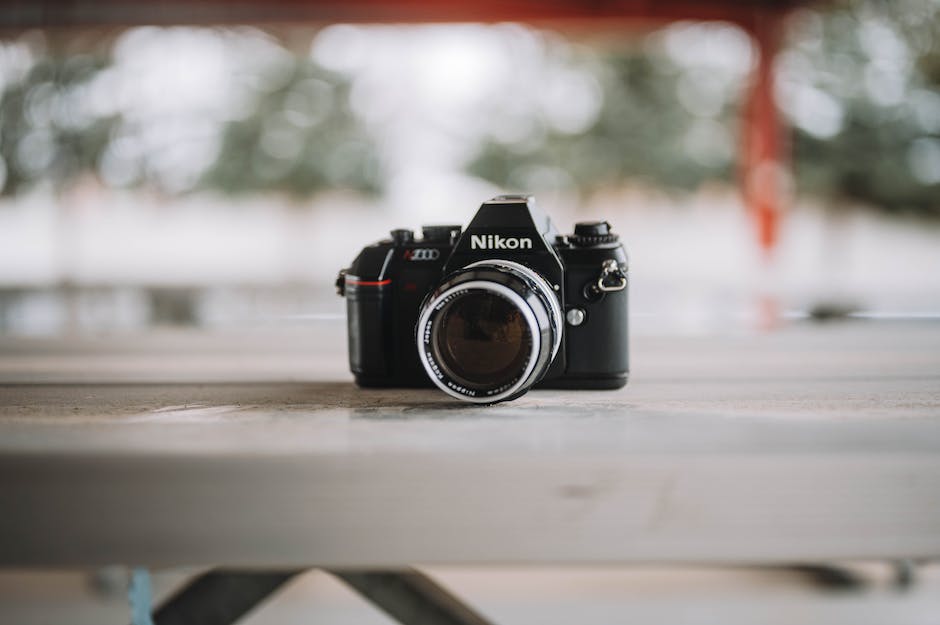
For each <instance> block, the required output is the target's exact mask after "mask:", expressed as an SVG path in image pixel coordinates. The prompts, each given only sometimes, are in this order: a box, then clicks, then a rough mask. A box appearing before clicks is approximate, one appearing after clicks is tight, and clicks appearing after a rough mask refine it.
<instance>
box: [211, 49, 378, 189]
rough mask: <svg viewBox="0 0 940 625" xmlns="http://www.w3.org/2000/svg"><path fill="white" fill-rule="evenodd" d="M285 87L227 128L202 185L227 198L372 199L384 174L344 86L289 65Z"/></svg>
mask: <svg viewBox="0 0 940 625" xmlns="http://www.w3.org/2000/svg"><path fill="white" fill-rule="evenodd" d="M288 71H289V72H290V77H289V79H288V80H286V81H285V82H284V84H283V86H281V87H279V88H277V89H275V90H272V91H265V92H263V93H261V94H260V95H259V96H258V97H257V100H256V101H255V103H254V105H253V109H252V111H251V113H250V114H249V115H247V116H245V117H243V118H242V119H238V120H234V121H231V122H229V123H228V124H226V126H225V129H224V131H223V134H222V145H221V150H220V155H219V158H218V159H217V160H216V161H215V163H214V164H213V165H212V167H211V168H210V169H209V170H208V172H207V173H206V175H205V176H204V177H203V179H202V181H201V185H202V186H203V187H206V188H210V189H216V190H220V191H223V192H226V193H245V192H249V191H281V192H286V193H288V194H291V195H294V196H297V197H304V196H308V195H310V194H312V193H314V192H316V191H319V190H322V189H331V188H345V189H355V190H358V191H361V192H365V193H370V194H375V193H378V192H379V191H381V189H382V172H381V167H380V163H379V159H378V156H377V152H376V150H375V147H374V145H373V142H372V137H371V136H370V135H369V133H368V132H367V131H366V130H365V128H364V127H363V126H362V125H361V122H360V120H359V119H358V118H357V117H356V116H355V115H354V114H353V113H352V111H351V110H350V107H349V82H348V80H347V79H345V78H344V77H343V76H341V75H339V74H336V73H332V72H328V71H326V70H324V69H322V68H320V67H319V66H318V65H316V64H315V63H314V62H313V61H310V60H307V59H292V60H291V67H290V68H289V70H288Z"/></svg>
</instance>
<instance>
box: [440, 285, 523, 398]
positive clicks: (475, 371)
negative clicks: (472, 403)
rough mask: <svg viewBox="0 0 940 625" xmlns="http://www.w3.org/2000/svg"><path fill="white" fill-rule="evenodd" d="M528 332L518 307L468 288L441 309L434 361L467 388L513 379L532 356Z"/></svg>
mask: <svg viewBox="0 0 940 625" xmlns="http://www.w3.org/2000/svg"><path fill="white" fill-rule="evenodd" d="M531 346H532V334H531V332H530V330H529V327H528V324H526V321H525V318H524V316H523V314H522V311H520V310H519V308H517V307H516V306H515V305H514V304H513V303H512V302H510V301H509V300H507V299H506V298H504V297H501V296H500V295H498V294H496V293H493V292H490V291H483V290H471V291H467V292H466V293H465V294H464V295H463V296H461V297H457V298H455V299H454V300H452V301H451V302H450V303H448V304H447V306H446V307H445V308H444V310H442V311H441V316H440V325H439V327H438V329H437V332H436V336H435V338H434V344H433V350H434V352H435V359H436V360H437V361H438V362H439V363H440V364H441V366H442V367H443V368H444V369H445V370H446V371H447V373H448V374H449V375H451V376H452V377H454V378H455V379H457V380H458V381H460V382H461V383H462V384H464V385H466V386H467V387H469V388H476V389H483V388H492V387H493V386H499V385H501V384H507V383H510V382H512V381H514V380H516V379H517V378H518V377H519V376H520V375H521V374H522V373H523V371H524V370H525V367H526V364H527V359H528V358H529V357H530V354H531Z"/></svg>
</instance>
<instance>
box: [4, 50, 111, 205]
mask: <svg viewBox="0 0 940 625" xmlns="http://www.w3.org/2000/svg"><path fill="white" fill-rule="evenodd" d="M106 65H107V61H106V59H103V58H100V57H92V56H85V55H78V56H68V57H55V56H46V57H41V58H39V59H38V60H36V61H35V63H34V64H32V66H31V67H30V68H29V69H28V70H27V71H26V72H25V74H24V75H23V76H22V79H21V80H14V81H12V82H11V83H9V84H7V86H6V89H4V90H3V92H2V93H0V166H2V172H0V173H2V174H4V175H0V192H2V193H3V194H5V195H11V194H16V193H20V192H22V191H24V190H26V189H28V188H29V187H31V186H32V185H33V184H36V183H37V182H39V181H47V182H50V183H52V184H53V185H54V186H56V187H57V188H59V187H62V186H63V185H65V184H67V183H68V182H69V181H71V180H72V179H73V178H75V177H76V176H78V175H79V174H81V173H82V172H86V171H94V170H95V169H96V167H97V163H98V159H99V158H100V157H101V155H102V153H103V152H104V150H105V148H106V146H107V144H108V141H109V137H110V134H111V131H112V129H113V128H114V127H115V125H116V123H117V122H118V118H117V117H116V116H113V115H111V116H101V117H98V116H89V115H86V114H85V113H84V111H83V108H82V107H81V106H79V102H77V100H79V99H81V98H82V97H83V93H82V89H83V88H84V86H85V85H86V84H87V83H88V81H89V80H91V79H92V77H93V76H95V75H96V74H97V73H98V72H99V71H101V69H102V68H104V67H105V66H106Z"/></svg>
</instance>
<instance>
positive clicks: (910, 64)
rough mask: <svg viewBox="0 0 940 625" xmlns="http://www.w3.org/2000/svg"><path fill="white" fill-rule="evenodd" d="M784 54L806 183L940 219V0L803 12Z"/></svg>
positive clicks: (801, 184) (797, 162) (800, 171)
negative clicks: (936, 0)
mask: <svg viewBox="0 0 940 625" xmlns="http://www.w3.org/2000/svg"><path fill="white" fill-rule="evenodd" d="M792 26H793V27H792V28H791V34H790V38H789V48H788V50H787V52H786V54H785V56H784V57H783V59H782V63H781V74H782V80H783V83H784V84H783V85H782V86H783V89H782V91H783V92H784V93H785V94H788V95H787V96H786V97H785V100H784V105H785V107H786V108H787V109H788V113H789V116H790V118H791V120H792V122H793V124H794V132H793V134H792V141H793V146H792V148H793V161H794V168H795V174H796V180H797V184H798V188H799V189H800V190H801V191H804V192H806V193H811V194H816V195H821V196H824V197H828V198H831V199H834V200H845V199H848V200H853V201H860V202H865V203H869V204H872V205H874V206H876V207H879V208H881V209H884V210H886V211H889V212H907V213H915V214H921V215H928V216H931V217H940V48H938V47H937V45H936V44H935V42H936V41H937V40H938V39H940V37H938V36H940V3H937V2H935V1H933V0H910V1H909V2H905V3H904V5H903V8H902V7H898V6H897V5H896V4H893V3H888V2H880V1H877V0H870V1H867V2H855V3H851V4H843V5H839V6H838V7H836V8H833V9H831V10H829V11H827V12H825V13H821V12H816V11H804V12H801V13H800V14H797V15H796V16H795V19H794V20H793V24H792Z"/></svg>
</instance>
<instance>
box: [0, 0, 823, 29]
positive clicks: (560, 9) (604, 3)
mask: <svg viewBox="0 0 940 625" xmlns="http://www.w3.org/2000/svg"><path fill="white" fill-rule="evenodd" d="M806 3H807V0H594V1H583V0H515V1H510V2H500V1H497V0H478V1H476V2H467V1H460V0H345V1H342V0H330V1H318V0H269V1H267V2H263V1H241V2H237V1H236V2H231V1H226V0H198V1H194V2H186V1H184V0H163V1H152V2H143V1H134V0H104V1H100V0H6V1H3V2H0V8H2V10H0V26H2V27H7V28H11V27H12V28H36V27H38V28H43V27H61V26H97V25H124V26H127V25H139V24H155V25H170V24H238V23H250V24H259V23H261V24H263V23H296V24H304V23H311V24H321V23H335V22H350V23H389V22H500V21H523V22H552V21H580V20H603V21H614V22H616V21H618V20H644V21H646V20H654V21H673V20H725V21H731V22H737V23H741V24H749V23H750V22H751V21H752V20H753V17H754V15H755V13H760V12H763V11H768V10H769V11H771V12H775V11H779V10H784V9H788V8H792V7H794V6H797V5H800V4H806Z"/></svg>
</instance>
